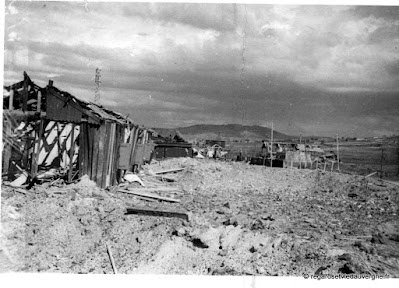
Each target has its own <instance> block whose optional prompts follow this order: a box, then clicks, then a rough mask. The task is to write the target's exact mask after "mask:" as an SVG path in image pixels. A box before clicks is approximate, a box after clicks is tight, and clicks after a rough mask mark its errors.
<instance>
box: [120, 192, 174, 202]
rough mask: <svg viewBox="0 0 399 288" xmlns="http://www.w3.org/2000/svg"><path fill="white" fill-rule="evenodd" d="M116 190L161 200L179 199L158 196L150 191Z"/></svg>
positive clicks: (171, 200)
mask: <svg viewBox="0 0 399 288" xmlns="http://www.w3.org/2000/svg"><path fill="white" fill-rule="evenodd" d="M118 192H123V193H128V194H133V195H136V196H141V197H148V198H154V199H158V200H163V201H169V202H180V200H179V199H174V198H169V197H162V196H158V195H156V194H152V193H145V192H135V191H128V190H118Z"/></svg>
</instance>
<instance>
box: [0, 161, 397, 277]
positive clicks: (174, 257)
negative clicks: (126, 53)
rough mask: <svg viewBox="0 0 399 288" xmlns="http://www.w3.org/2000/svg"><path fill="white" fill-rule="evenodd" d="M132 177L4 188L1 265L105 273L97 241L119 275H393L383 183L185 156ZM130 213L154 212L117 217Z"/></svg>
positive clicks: (391, 228)
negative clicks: (104, 185) (108, 182)
mask: <svg viewBox="0 0 399 288" xmlns="http://www.w3.org/2000/svg"><path fill="white" fill-rule="evenodd" d="M179 168H184V170H182V169H179ZM168 169H169V170H168ZM181 170H182V171H181ZM165 171H166V172H165ZM168 171H172V172H168ZM173 171H174V172H173ZM138 176H139V177H140V179H141V180H142V182H143V183H142V184H144V186H143V185H142V184H140V183H138V182H131V183H128V182H125V183H122V184H120V186H118V187H110V189H109V190H102V189H99V188H98V187H97V186H96V185H95V183H94V182H91V181H90V180H89V179H87V178H85V177H83V178H82V179H81V180H80V182H78V183H75V184H71V185H66V184H63V183H61V184H54V185H52V186H48V185H47V186H46V187H42V185H36V186H34V187H33V188H32V189H31V190H29V191H28V190H27V191H26V193H25V194H24V193H21V192H18V191H16V189H17V188H11V187H6V186H4V187H3V188H2V228H4V227H6V229H2V232H1V233H2V234H1V238H0V239H1V241H2V242H1V245H2V246H1V247H2V251H1V253H0V263H4V264H1V265H2V269H3V270H12V271H32V272H37V271H44V272H63V273H113V269H112V266H111V263H110V258H109V255H108V254H107V248H106V244H108V247H109V249H110V250H112V254H113V258H114V260H115V265H116V267H117V270H118V273H156V274H199V275H204V274H207V275H268V276H272V275H274V276H301V275H302V273H307V274H323V273H330V274H331V273H349V274H350V273H356V274H359V273H366V274H387V275H389V276H391V277H398V276H399V253H398V251H399V224H398V223H399V221H398V220H399V219H398V213H399V210H398V207H399V206H398V205H399V187H398V186H397V185H396V184H394V183H388V182H385V181H383V180H379V179H375V178H371V177H370V178H365V177H362V176H352V175H345V174H340V173H333V172H324V171H320V170H307V169H302V170H299V169H278V168H275V169H271V168H268V167H262V166H250V165H248V164H245V163H241V162H221V161H214V160H211V159H192V158H178V159H170V160H165V161H161V162H154V163H152V164H151V165H148V164H147V165H145V166H144V167H143V171H142V173H139V175H138ZM57 185H58V186H57ZM143 191H144V192H143ZM137 207H138V208H140V207H141V208H142V207H145V209H147V210H148V209H149V210H151V211H155V212H156V213H157V214H154V215H151V214H150V215H141V214H139V213H138V214H135V215H131V214H127V213H126V211H127V209H133V210H134V209H135V208H137ZM138 208H137V209H138ZM137 211H139V210H137ZM159 211H169V212H168V213H163V214H160V213H159ZM174 211H183V212H178V213H180V214H174ZM155 212H154V213H155ZM176 213H177V212H176ZM185 214H187V219H186V218H184V217H181V218H178V217H176V215H177V216H179V215H185ZM2 259H6V260H4V261H3V260H2Z"/></svg>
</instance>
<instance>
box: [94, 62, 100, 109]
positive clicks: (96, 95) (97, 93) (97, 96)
mask: <svg viewBox="0 0 399 288" xmlns="http://www.w3.org/2000/svg"><path fill="white" fill-rule="evenodd" d="M100 78H101V69H100V68H96V76H95V79H94V82H95V83H96V89H95V92H94V103H95V104H97V105H100V103H101V93H100V92H101V91H100V89H101V80H100Z"/></svg>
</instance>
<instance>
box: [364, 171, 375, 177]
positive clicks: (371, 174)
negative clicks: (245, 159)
mask: <svg viewBox="0 0 399 288" xmlns="http://www.w3.org/2000/svg"><path fill="white" fill-rule="evenodd" d="M377 173H378V172H377V171H376V172H373V173H370V174H369V175H367V176H364V178H368V177H371V176H373V175H375V174H377Z"/></svg>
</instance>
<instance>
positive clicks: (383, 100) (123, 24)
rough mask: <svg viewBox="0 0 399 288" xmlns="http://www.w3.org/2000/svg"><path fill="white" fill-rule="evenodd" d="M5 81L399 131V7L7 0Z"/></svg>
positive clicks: (222, 118) (147, 104)
mask: <svg viewBox="0 0 399 288" xmlns="http://www.w3.org/2000/svg"><path fill="white" fill-rule="evenodd" d="M5 13H6V16H5V51H4V53H5V58H4V63H5V67H4V84H5V85H9V84H11V83H14V82H17V81H21V80H22V77H23V76H22V73H23V71H24V70H25V71H27V72H28V74H29V75H30V77H31V79H32V80H33V81H34V82H35V83H37V84H38V85H41V86H45V85H46V84H47V82H48V80H49V79H53V80H54V85H55V86H56V87H58V88H59V89H62V90H65V91H68V92H70V93H71V94H73V95H75V96H77V97H79V98H82V99H85V100H88V101H93V100H94V88H95V83H94V75H95V68H96V67H101V69H102V77H101V80H102V90H101V103H102V104H103V105H104V106H106V107H107V108H111V109H113V110H115V111H118V112H121V113H123V114H125V115H127V114H129V115H130V116H129V117H130V118H132V119H133V120H135V121H136V122H138V123H139V124H144V125H146V126H148V127H178V126H188V125H192V124H200V123H213V124H229V123H237V124H245V125H253V124H257V125H263V126H270V124H269V123H270V122H271V121H273V122H274V126H275V128H276V129H277V130H278V131H280V132H282V133H287V134H293V135H299V133H303V134H304V135H326V136H334V135H335V134H336V133H339V134H340V135H342V136H350V135H353V136H379V135H384V134H386V135H391V134H393V133H396V134H399V59H398V56H399V50H398V47H399V7H381V6H380V7H365V6H361V7H356V6H277V5H243V4H182V3H177V4H165V3H158V4H153V3H142V4H141V3H89V4H88V5H86V6H85V5H84V4H83V2H69V3H68V2H33V3H32V2H23V3H19V2H12V3H11V2H6V7H5Z"/></svg>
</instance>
